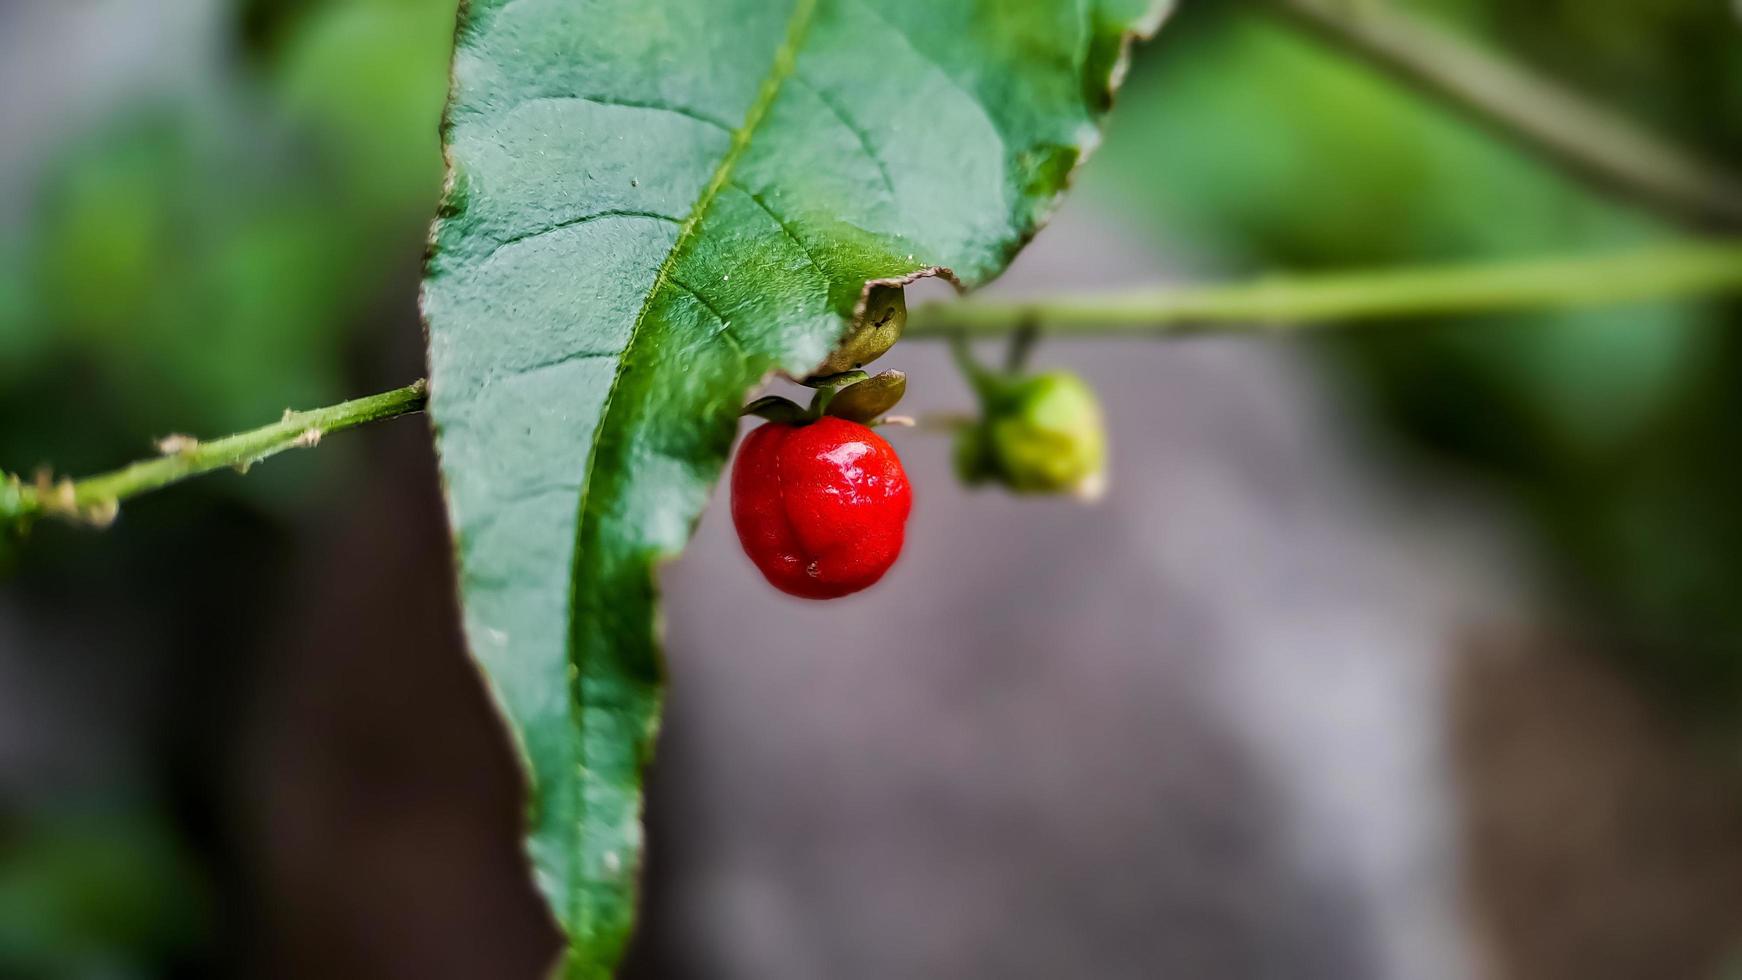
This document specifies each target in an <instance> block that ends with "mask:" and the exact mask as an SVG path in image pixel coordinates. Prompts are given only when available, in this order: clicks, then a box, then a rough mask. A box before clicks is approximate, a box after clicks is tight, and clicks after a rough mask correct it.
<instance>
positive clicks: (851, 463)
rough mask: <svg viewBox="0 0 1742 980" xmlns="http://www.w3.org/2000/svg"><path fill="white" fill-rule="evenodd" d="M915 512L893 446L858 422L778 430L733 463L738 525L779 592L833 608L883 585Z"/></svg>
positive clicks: (764, 431) (751, 443)
mask: <svg viewBox="0 0 1742 980" xmlns="http://www.w3.org/2000/svg"><path fill="white" fill-rule="evenodd" d="M912 506H913V494H912V492H911V491H909V490H908V486H907V474H906V473H905V472H903V471H902V469H901V459H900V458H899V457H897V456H896V455H895V450H894V449H891V448H890V446H889V443H887V442H884V441H883V438H882V437H881V436H879V435H877V433H875V432H872V431H871V430H870V429H868V428H866V427H865V426H863V425H860V424H859V423H857V422H849V421H847V420H846V419H839V418H834V417H824V418H821V419H818V420H817V421H815V422H810V423H807V424H804V425H792V424H788V423H784V422H769V423H767V424H765V425H763V426H761V427H760V428H758V429H756V431H754V432H752V433H750V434H749V435H748V436H746V437H745V438H744V444H743V445H742V446H740V447H739V448H738V460H737V462H735V463H733V464H732V523H733V524H735V525H737V528H738V540H739V541H741V542H743V544H744V553H745V554H747V555H749V556H750V560H751V561H753V562H755V563H756V567H757V568H759V569H761V570H762V574H763V575H764V576H766V577H767V579H768V581H769V582H770V583H772V584H773V585H774V587H775V588H777V589H779V590H780V591H782V592H786V593H789V594H791V595H796V596H803V597H804V598H807V599H833V598H836V597H837V596H844V595H847V594H848V593H851V592H857V591H859V590H860V589H863V588H865V587H867V586H869V585H871V584H872V583H873V582H876V581H877V580H878V579H880V578H882V577H883V573H884V572H886V571H888V570H889V566H890V565H893V564H895V558H896V556H897V555H900V554H901V541H902V535H903V531H904V529H905V527H906V525H907V512H908V510H909V509H910V508H911V507H912Z"/></svg>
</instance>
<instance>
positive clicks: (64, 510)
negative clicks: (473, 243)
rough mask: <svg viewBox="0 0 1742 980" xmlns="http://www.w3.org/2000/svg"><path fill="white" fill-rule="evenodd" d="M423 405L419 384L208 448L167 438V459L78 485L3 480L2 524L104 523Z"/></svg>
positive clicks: (289, 418)
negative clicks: (164, 495)
mask: <svg viewBox="0 0 1742 980" xmlns="http://www.w3.org/2000/svg"><path fill="white" fill-rule="evenodd" d="M427 400H428V395H427V386H426V385H425V383H424V382H422V381H416V382H413V383H412V384H409V385H406V386H405V387H403V388H397V389H395V390H393V391H388V392H383V393H381V394H379V395H370V396H368V397H367V398H358V399H356V400H355V401H348V402H343V403H341V404H338V405H332V406H329V407H327V408H316V409H311V410H309V411H306V412H285V413H284V418H282V419H280V420H279V421H277V422H274V423H273V424H271V425H267V426H262V427H260V428H258V429H252V430H250V431H247V432H241V433H237V434H236V435H233V436H226V437H224V438H222V439H215V440H213V441H211V442H195V441H194V440H192V439H188V438H186V437H182V436H172V437H170V438H168V439H165V440H164V441H163V443H162V444H161V445H162V447H163V451H164V454H163V455H162V456H160V457H158V458H157V459H151V460H146V461H144V462H140V463H134V464H133V465H132V466H128V467H126V468H124V469H119V470H115V471H114V472H112V473H104V474H102V475H100V476H93V477H89V478H87V479H83V480H77V481H73V480H62V481H60V482H59V483H53V484H51V483H50V482H49V481H48V480H47V479H46V478H43V479H40V480H38V481H37V482H36V483H35V484H26V483H23V482H22V481H20V480H19V479H18V478H17V477H8V476H6V475H4V474H0V525H4V524H6V523H12V522H21V521H26V520H29V519H31V518H33V517H39V516H40V517H60V518H66V519H69V520H76V521H82V522H84V523H89V524H96V525H99V526H101V525H105V524H108V523H109V522H110V521H112V520H114V517H115V513H116V510H117V508H119V506H120V504H121V501H123V500H126V499H128V498H129V497H135V496H138V495H139V494H142V493H146V492H148V491H151V490H156V489H158V488H159V487H164V486H168V485H169V484H171V483H176V482H179V481H181V480H185V479H187V478H189V477H193V476H199V475H200V474H202V473H210V472H212V471H213V470H220V469H230V468H234V469H241V470H246V469H247V468H248V467H249V466H252V465H253V464H255V463H257V462H259V461H261V460H263V459H266V458H267V457H270V456H276V455H277V454H279V453H281V452H284V451H285V450H287V449H300V448H307V447H310V446H314V445H316V444H318V443H319V442H320V441H321V437H323V436H325V435H327V434H329V433H333V432H340V431H343V430H345V429H349V428H353V427H355V426H359V425H362V424H364V423H365V422H379V421H382V420H385V419H392V418H398V417H399V416H401V415H409V414H411V413H413V412H418V411H422V410H423V407H424V404H425V402H426V401H427Z"/></svg>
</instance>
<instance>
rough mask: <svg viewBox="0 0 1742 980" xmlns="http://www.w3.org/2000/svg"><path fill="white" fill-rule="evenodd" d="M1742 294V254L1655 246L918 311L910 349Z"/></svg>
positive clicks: (1705, 246)
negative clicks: (934, 341) (1034, 327)
mask: <svg viewBox="0 0 1742 980" xmlns="http://www.w3.org/2000/svg"><path fill="white" fill-rule="evenodd" d="M1737 293H1742V242H1734V241H1711V242H1686V243H1678V244H1669V245H1655V246H1650V247H1646V248H1640V249H1637V250H1634V251H1630V252H1623V253H1618V254H1611V255H1601V256H1592V257H1579V258H1554V259H1539V260H1532V261H1515V262H1492V263H1481V264H1469V265H1451V266H1430V267H1419V268H1403V269H1393V270H1382V271H1370V272H1345V273H1330V274H1323V275H1303V276H1276V277H1267V278H1263V279H1258V280H1256V281H1253V282H1249V283H1237V284H1231V285H1219V286H1182V287H1172V286H1164V287H1149V288H1142V289H1133V290H1127V291H1114V292H1102V293H1081V294H1064V295H1057V296H1050V297H1043V298H1039V299H1034V300H1006V301H997V300H980V299H970V300H964V301H960V302H953V303H942V304H928V305H926V306H922V307H920V308H918V309H916V310H914V312H913V314H912V316H911V318H910V321H909V323H908V325H907V331H906V336H908V337H948V336H952V335H959V334H982V335H985V334H1002V333H1006V332H1008V331H1011V330H1015V329H1019V328H1020V327H1021V326H1022V325H1024V324H1026V323H1040V324H1043V325H1044V326H1045V327H1046V329H1047V330H1048V331H1050V332H1052V333H1055V334H1056V333H1083V334H1094V333H1099V334H1128V335H1156V334H1175V333H1196V332H1204V331H1210V330H1215V331H1220V332H1230V333H1268V332H1278V331H1286V330H1294V329H1298V328H1302V327H1312V326H1324V325H1328V324H1336V323H1346V322H1350V321H1355V320H1375V319H1392V318H1400V317H1419V316H1443V315H1453V314H1477V313H1518V312H1526V311H1541V310H1560V309H1571V308H1576V307H1585V306H1601V305H1611V304H1617V303H1629V302H1638V301H1643V300H1651V299H1668V298H1677V297H1681V298H1690V297H1698V296H1714V295H1719V294H1737Z"/></svg>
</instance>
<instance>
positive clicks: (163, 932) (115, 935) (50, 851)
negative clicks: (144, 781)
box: [0, 806, 207, 977]
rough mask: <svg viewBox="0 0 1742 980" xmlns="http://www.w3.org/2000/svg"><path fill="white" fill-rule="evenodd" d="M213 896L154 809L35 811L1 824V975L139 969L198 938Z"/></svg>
mask: <svg viewBox="0 0 1742 980" xmlns="http://www.w3.org/2000/svg"><path fill="white" fill-rule="evenodd" d="M204 901H205V896H204V895H202V894H201V889H200V887H199V884H198V882H196V881H195V880H194V879H193V878H192V876H191V875H190V872H189V869H188V868H187V866H186V864H185V858H184V856H183V855H182V854H180V853H179V852H178V848H177V845H176V843H175V842H174V841H173V840H172V839H171V838H170V837H169V835H168V834H167V832H166V830H165V828H164V827H163V826H162V825H161V822H160V817H159V815H157V814H155V813H152V812H151V811H150V810H148V809H146V808H143V807H132V806H120V807H114V808H101V809H95V810H80V811H75V812H55V813H53V814H47V813H43V814H35V815H32V817H31V818H30V819H29V820H28V821H26V822H22V823H19V824H16V825H13V826H9V827H7V828H5V829H0V974H5V975H6V976H14V977H48V976H80V977H97V976H127V975H131V973H130V971H131V970H132V969H133V968H134V966H135V964H136V963H137V961H138V959H139V957H140V955H141V954H142V953H145V952H150V953H156V954H159V955H163V954H178V953H185V952H187V951H188V950H189V949H190V948H191V947H193V946H194V945H195V944H196V942H197V940H198V938H199V933H200V931H201V930H202V929H203V928H204V926H205V923H204V921H203V919H204V917H205V913H206V911H207V910H206V909H205V907H204Z"/></svg>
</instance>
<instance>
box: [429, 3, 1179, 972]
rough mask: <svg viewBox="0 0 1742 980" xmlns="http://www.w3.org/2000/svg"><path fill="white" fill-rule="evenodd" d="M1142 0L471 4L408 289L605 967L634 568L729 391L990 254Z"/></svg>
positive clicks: (630, 812) (516, 729)
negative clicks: (873, 287)
mask: <svg viewBox="0 0 1742 980" xmlns="http://www.w3.org/2000/svg"><path fill="white" fill-rule="evenodd" d="M1164 6H1165V4H1164V3H1160V2H1158V0H1024V2H1012V0H796V2H795V0H663V2H648V0H472V2H471V3H470V4H469V7H468V9H466V10H465V11H463V12H462V14H461V23H460V29H459V33H458V38H457V43H456V48H455V52H454V86H453V94H452V101H451V104H450V106H449V115H448V121H447V124H446V127H445V130H444V145H445V147H446V150H447V156H448V162H449V185H448V194H447V197H446V199H445V201H444V203H443V207H442V211H441V214H440V216H439V217H438V220H437V223H436V228H435V234H434V242H433V246H432V249H431V256H430V259H429V264H428V268H427V273H426V281H425V285H424V296H423V310H424V316H425V319H426V321H427V323H428V326H429V356H430V380H431V395H430V413H431V415H432V416H433V418H434V421H435V426H436V435H437V443H438V447H439V450H440V453H441V465H442V475H443V479H444V482H445V485H446V489H447V499H448V509H449V516H450V522H451V525H452V528H453V532H454V536H455V541H456V550H457V559H458V567H459V576H460V591H461V598H462V605H463V608H464V619H465V624H464V625H465V631H466V636H467V640H468V643H469V645H470V647H471V650H472V653H473V655H474V657H475V658H476V659H477V661H478V662H479V664H480V665H481V666H482V668H483V671H484V675H485V677H486V680H487V682H488V684H489V687H490V689H491V693H492V695H493V697H494V698H495V700H496V703H497V705H498V706H499V708H500V710H501V712H502V714H503V716H504V718H505V720H506V721H507V722H508V725H509V728H510V730H511V732H512V734H513V736H514V741H515V745H516V747H517V749H518V750H519V753H520V755H521V761H522V762H523V764H524V766H525V770H526V774H527V778H528V785H529V788H530V796H529V801H528V813H527V819H528V831H527V833H528V840H527V850H528V853H529V856H530V859H531V864H532V869H533V873H534V877H535V879H536V883H537V885H538V888H539V890H540V891H541V892H542V893H543V895H544V897H545V899H546V900H547V902H548V903H549V905H550V908H551V911H552V913H553V914H554V916H555V918H556V920H557V923H558V924H559V926H560V927H561V928H562V930H563V932H564V933H565V934H566V936H567V937H568V939H569V944H570V945H569V950H568V952H567V954H566V956H565V958H564V961H563V965H562V968H561V971H560V972H561V974H562V975H564V976H567V977H577V978H578V977H607V976H610V975H611V973H612V971H613V969H614V968H615V965H616V963H617V961H618V960H619V959H620V957H621V955H622V952H623V948H624V946H625V944H626V942H627V939H628V935H629V930H630V926H631V922H632V918H633V914H634V906H635V894H634V893H635V884H636V877H637V872H638V867H639V863H640V851H641V826H640V799H641V773H642V769H643V767H644V765H645V764H646V762H647V760H648V757H649V754H650V752H651V747H652V741H653V737H654V732H655V729H656V726H657V723H658V714H659V707H660V698H661V663H660V657H659V653H658V648H657V636H656V632H657V631H656V608H655V606H656V598H657V597H656V589H655V581H654V566H655V564H656V563H657V562H658V561H659V560H660V559H663V558H667V557H670V556H672V555H675V554H676V553H678V552H679V551H680V550H681V549H682V548H683V546H684V544H685V543H686V541H687V540H688V538H689V536H690V533H691V531H692V529H693V526H694V523H695V521H696V520H697V518H698V517H699V515H700V514H701V511H702V508H703V506H704V504H705V502H706V498H707V496H708V494H709V492H710V490H711V488H712V487H713V485H714V482H715V480H716V479H717V477H718V476H719V473H720V470H721V467H722V466H723V464H724V462H725V459H726V456H727V453H728V451H729V450H730V447H731V441H732V438H733V434H734V432H735V427H736V422H737V418H738V412H739V408H740V406H741V405H742V403H743V400H744V397H745V395H746V393H747V392H748V391H749V390H750V389H751V388H752V387H754V386H755V385H757V384H758V383H759V382H760V381H761V380H762V379H764V378H765V377H767V375H768V374H769V372H771V371H773V370H775V369H780V370H784V371H787V372H789V373H792V374H795V375H796V374H803V373H805V372H807V371H808V370H809V369H810V368H812V367H813V366H815V365H816V364H818V363H819V362H821V361H822V360H823V358H824V357H825V356H826V355H827V354H828V352H829V350H830V349H831V348H832V347H833V346H834V344H835V343H836V342H837V340H838V339H839V338H840V336H841V334H842V332H843V330H844V328H845V326H846V323H847V322H848V320H849V318H850V317H851V315H852V313H853V311H854V308H855V306H856V304H857V303H858V302H859V300H860V297H861V295H862V293H863V291H864V289H865V286H866V283H867V282H869V281H872V280H889V279H903V278H908V277H912V276H916V275H923V274H927V273H928V272H930V271H932V270H935V269H940V268H947V269H950V270H953V272H954V274H955V276H956V277H957V278H958V279H959V280H960V281H961V282H962V283H963V284H964V285H967V286H972V285H975V284H978V283H981V282H984V281H986V280H987V279H989V278H991V277H992V276H994V275H996V274H997V273H998V272H999V271H1000V270H1002V269H1003V267H1004V265H1005V264H1006V263H1007V262H1008V261H1009V259H1010V257H1011V256H1012V255H1014V253H1015V252H1016V251H1017V249H1019V248H1020V247H1021V245H1022V244H1023V243H1024V242H1026V241H1027V239H1028V237H1029V236H1030V235H1032V234H1033V232H1034V231H1035V229H1036V228H1037V227H1038V225H1039V224H1040V222H1041V220H1042V219H1043V217H1044V216H1045V214H1046V213H1047V211H1048V210H1049V209H1050V207H1051V206H1052V204H1053V203H1054V202H1055V201H1056V199H1057V197H1058V195H1059V194H1060V193H1062V191H1063V190H1064V186H1065V183H1066V181H1067V179H1068V177H1069V175H1070V172H1071V170H1072V169H1073V168H1074V167H1075V165H1076V163H1077V162H1078V161H1079V160H1080V159H1081V158H1082V156H1083V155H1084V154H1085V153H1086V152H1087V151H1088V150H1089V148H1090V147H1091V146H1092V145H1093V144H1094V142H1095V140H1096V138H1097V129H1096V126H1097V123H1098V122H1099V120H1100V117H1101V116H1102V115H1103V114H1104V112H1105V111H1106V110H1107V108H1108V106H1109V104H1110V101H1111V88H1112V85H1113V83H1114V81H1115V79H1116V76H1117V74H1118V73H1119V67H1120V64H1121V61H1122V54H1123V50H1124V46H1125V43H1126V41H1127V40H1128V37H1129V36H1130V35H1131V34H1133V33H1142V32H1147V31H1149V30H1152V29H1153V28H1154V26H1155V25H1156V24H1158V23H1159V22H1160V19H1161V16H1162V13H1163V7H1164Z"/></svg>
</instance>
